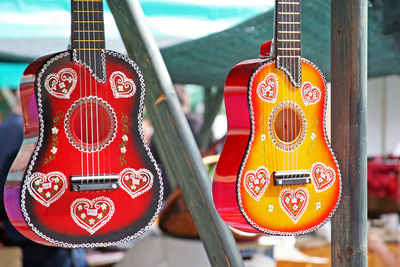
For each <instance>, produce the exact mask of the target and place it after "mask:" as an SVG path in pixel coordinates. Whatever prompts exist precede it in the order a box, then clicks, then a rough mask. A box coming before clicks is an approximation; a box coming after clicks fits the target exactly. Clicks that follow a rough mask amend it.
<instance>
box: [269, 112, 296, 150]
mask: <svg viewBox="0 0 400 267" xmlns="http://www.w3.org/2000/svg"><path fill="white" fill-rule="evenodd" d="M274 129H275V134H276V136H277V137H278V139H279V140H280V141H281V142H284V143H292V142H293V141H295V140H296V139H297V138H298V137H299V135H300V129H301V120H300V117H299V115H298V114H297V113H296V111H294V110H293V109H291V108H284V109H282V110H280V111H279V112H278V114H277V115H276V117H275V122H274Z"/></svg>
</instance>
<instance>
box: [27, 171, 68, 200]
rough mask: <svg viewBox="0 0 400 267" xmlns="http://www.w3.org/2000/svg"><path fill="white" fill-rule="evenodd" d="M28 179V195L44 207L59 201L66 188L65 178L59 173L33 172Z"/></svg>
mask: <svg viewBox="0 0 400 267" xmlns="http://www.w3.org/2000/svg"><path fill="white" fill-rule="evenodd" d="M28 179H29V181H28V191H29V193H30V194H31V196H32V197H33V198H34V199H36V200H37V201H38V202H39V203H40V204H42V205H43V206H46V207H48V206H50V204H51V203H53V202H54V201H56V200H57V199H59V198H60V197H61V196H62V195H63V194H64V192H65V190H66V189H67V186H68V182H67V178H66V177H65V175H64V174H63V173H61V172H49V173H47V174H44V173H41V172H35V173H33V174H32V175H31V176H30V177H29V178H28Z"/></svg>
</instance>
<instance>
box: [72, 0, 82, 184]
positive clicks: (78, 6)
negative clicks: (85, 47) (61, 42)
mask: <svg viewBox="0 0 400 267" xmlns="http://www.w3.org/2000/svg"><path fill="white" fill-rule="evenodd" d="M72 5H73V2H72ZM76 5H77V7H75V11H77V12H75V13H77V18H78V22H77V24H78V32H77V35H76V36H77V37H76V38H77V41H76V42H77V44H75V45H77V47H78V49H77V50H75V53H76V57H77V59H78V58H80V56H81V52H82V50H81V42H80V41H79V40H80V39H81V25H80V21H81V15H80V13H81V12H78V11H80V10H81V9H82V6H81V2H79V1H77V2H76ZM72 23H74V22H72ZM82 34H83V32H82ZM77 66H78V68H79V98H80V99H82V79H81V78H82V66H81V65H79V64H77ZM82 116H83V114H82V109H79V121H80V132H81V134H80V136H81V139H82V137H83V127H82V125H83V123H82ZM70 123H71V122H70ZM71 126H72V125H71ZM80 146H81V149H80V154H81V177H83V171H84V156H83V143H82V142H80Z"/></svg>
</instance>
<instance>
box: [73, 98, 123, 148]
mask: <svg viewBox="0 0 400 267" xmlns="http://www.w3.org/2000/svg"><path fill="white" fill-rule="evenodd" d="M116 123H117V120H116V117H115V113H114V111H113V109H112V108H111V106H110V105H108V104H107V103H106V102H105V101H104V100H102V99H101V98H98V97H92V96H91V97H85V98H81V99H79V100H77V101H75V103H74V104H73V105H72V106H71V107H70V109H69V110H68V112H67V115H66V116H65V129H66V134H67V137H68V139H69V141H70V142H71V144H73V145H74V146H75V147H76V148H78V149H79V150H81V151H85V152H94V151H100V150H102V149H103V148H104V147H106V146H107V145H108V144H109V143H110V142H111V141H112V140H113V139H114V137H115V132H116V127H117V126H116Z"/></svg>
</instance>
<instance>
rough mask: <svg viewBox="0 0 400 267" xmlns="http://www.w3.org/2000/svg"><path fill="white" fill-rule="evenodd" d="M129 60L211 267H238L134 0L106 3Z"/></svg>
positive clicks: (231, 241)
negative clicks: (140, 81) (136, 70)
mask: <svg viewBox="0 0 400 267" xmlns="http://www.w3.org/2000/svg"><path fill="white" fill-rule="evenodd" d="M107 2H108V5H109V6H110V9H111V12H112V14H113V16H114V19H115V22H116V23H117V26H118V29H119V32H120V34H121V37H122V40H123V41H124V44H125V47H126V49H127V51H128V54H129V55H130V56H131V57H132V58H134V59H135V61H136V62H137V63H138V65H139V66H140V68H141V70H142V73H143V76H144V79H145V83H146V88H147V94H146V103H145V104H146V108H147V111H148V113H149V116H150V119H151V121H152V123H153V125H154V127H155V128H156V131H157V132H158V133H157V136H158V137H159V140H158V141H159V142H156V145H157V143H158V147H157V148H158V150H159V154H160V157H161V160H162V162H163V164H169V166H168V170H170V171H171V172H173V175H174V177H175V178H176V180H177V182H178V184H179V186H180V188H181V189H182V192H183V194H184V197H185V200H186V203H187V205H188V208H189V210H190V212H191V214H192V217H193V219H194V222H195V224H196V227H197V230H198V231H199V235H200V238H201V240H202V241H203V244H204V247H205V250H206V252H207V255H208V258H209V260H210V263H211V265H212V266H243V261H242V258H241V256H240V253H239V251H238V249H237V246H236V243H235V240H234V239H233V236H232V233H231V232H230V230H229V228H228V227H227V226H226V224H225V223H224V222H223V221H222V219H221V218H220V217H219V216H218V213H217V211H216V209H215V207H214V204H213V200H212V195H211V182H210V178H209V177H208V173H207V170H206V169H205V167H204V165H203V163H202V159H201V155H200V152H199V150H198V147H197V145H196V141H195V139H194V137H193V134H192V133H191V130H190V128H189V125H188V123H187V121H186V118H185V115H184V113H183V111H182V108H181V105H180V103H179V101H178V98H177V96H176V94H175V90H174V88H173V85H172V82H171V78H170V77H169V74H168V71H167V68H166V66H165V64H164V61H163V59H162V57H161V54H160V51H159V50H158V48H157V46H156V44H155V42H154V39H153V37H152V36H151V34H150V32H149V31H148V29H147V25H146V19H145V17H144V14H143V11H142V9H141V6H140V4H139V1H138V0H108V1H107Z"/></svg>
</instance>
